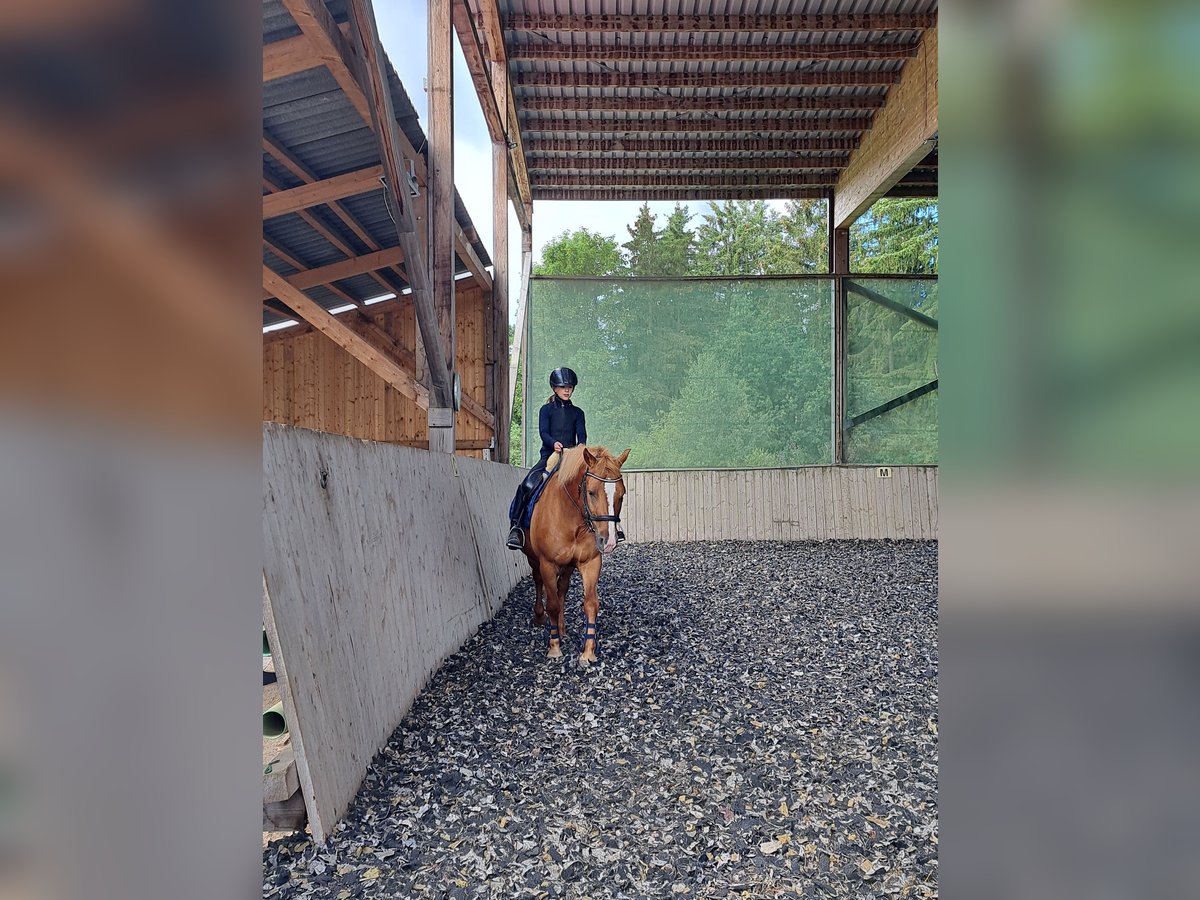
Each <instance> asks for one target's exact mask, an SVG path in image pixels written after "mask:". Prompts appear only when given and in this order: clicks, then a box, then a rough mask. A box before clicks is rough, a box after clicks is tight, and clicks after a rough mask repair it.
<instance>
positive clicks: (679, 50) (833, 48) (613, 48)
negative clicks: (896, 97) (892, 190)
mask: <svg viewBox="0 0 1200 900" xmlns="http://www.w3.org/2000/svg"><path fill="white" fill-rule="evenodd" d="M916 54H917V45H916V44H912V43H905V44H868V43H856V44H795V43H789V44H711V45H709V44H681V45H656V44H646V45H643V44H638V45H631V44H620V45H616V44H613V45H609V44H595V45H580V44H520V45H517V46H515V47H513V48H512V50H511V52H510V53H509V58H510V59H515V60H520V61H522V62H549V61H556V62H557V61H564V62H583V61H596V62H766V61H778V60H788V61H795V60H809V59H844V60H850V59H854V60H862V59H908V58H909V57H912V56H916Z"/></svg>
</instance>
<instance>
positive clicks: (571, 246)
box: [533, 228, 626, 278]
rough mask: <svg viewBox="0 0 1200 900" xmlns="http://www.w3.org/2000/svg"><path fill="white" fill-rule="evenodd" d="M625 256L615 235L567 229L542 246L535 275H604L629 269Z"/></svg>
mask: <svg viewBox="0 0 1200 900" xmlns="http://www.w3.org/2000/svg"><path fill="white" fill-rule="evenodd" d="M625 269H626V267H625V259H624V257H623V256H622V254H621V248H620V247H619V246H617V239H616V238H615V237H607V236H605V235H602V234H596V233H595V232H592V231H588V230H587V229H586V228H580V229H579V230H578V231H564V232H563V233H562V234H560V235H559V236H558V237H556V238H554V239H553V240H552V241H550V242H549V243H548V244H546V246H545V247H544V248H543V249H542V261H541V263H540V264H539V265H538V266H536V267H535V268H534V270H533V274H535V275H558V276H569V275H575V276H591V277H594V278H603V277H605V276H607V275H620V274H623V273H624V272H625Z"/></svg>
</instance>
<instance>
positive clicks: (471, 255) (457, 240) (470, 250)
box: [454, 222, 492, 293]
mask: <svg viewBox="0 0 1200 900" xmlns="http://www.w3.org/2000/svg"><path fill="white" fill-rule="evenodd" d="M454 249H455V250H456V251H457V252H458V256H459V258H460V259H461V260H462V261H463V264H464V265H465V266H466V267H467V269H468V271H470V273H471V275H472V276H474V278H475V283H476V284H478V285H479V286H480V287H481V288H483V290H484V292H485V293H486V292H488V291H491V289H492V276H491V275H489V274H488V273H487V269H486V268H485V267H484V265H483V260H481V259H480V258H479V254H478V253H476V252H475V248H474V247H473V246H472V245H471V242H470V241H468V240H467V236H466V234H464V233H463V230H462V226H460V225H459V224H458V223H457V222H455V223H454Z"/></svg>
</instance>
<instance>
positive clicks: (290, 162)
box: [262, 133, 408, 291]
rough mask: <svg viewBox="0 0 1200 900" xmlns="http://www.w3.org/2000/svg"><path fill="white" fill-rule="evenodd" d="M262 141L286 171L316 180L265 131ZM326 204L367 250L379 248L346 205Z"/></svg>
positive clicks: (400, 274)
mask: <svg viewBox="0 0 1200 900" xmlns="http://www.w3.org/2000/svg"><path fill="white" fill-rule="evenodd" d="M262 143H263V151H264V152H265V153H267V154H268V155H270V156H271V157H272V158H273V159H274V160H275V161H276V162H278V163H279V164H280V165H281V166H283V167H284V168H285V169H287V170H288V172H290V173H291V174H292V175H294V176H295V177H296V178H298V179H299V180H300V181H303V182H306V183H307V182H313V181H317V180H318V179H317V177H316V176H315V175H314V174H313V173H312V172H311V171H310V170H309V169H308V168H306V167H305V166H304V165H303V164H302V163H301V162H300V161H299V160H298V159H296V158H295V157H293V156H292V155H291V154H290V153H288V152H287V151H286V150H284V149H283V148H282V147H280V146H279V145H278V144H276V143H275V142H274V141H273V140H272V139H271V138H270V137H269V136H268V135H267V134H265V133H264V134H263V139H262ZM328 206H329V211H330V212H331V213H333V215H334V216H336V217H337V218H338V220H339V221H341V222H342V224H343V225H345V226H346V227H347V228H349V229H350V230H351V231H352V232H353V233H354V235H355V236H356V237H357V238H358V239H359V240H360V241H362V242H363V245H364V246H366V247H367V248H368V249H369V250H372V251H375V250H379V249H381V248H380V246H379V244H378V243H376V241H375V239H374V238H373V237H371V235H370V233H369V232H368V231H367V230H366V228H364V227H363V226H362V224H361V223H360V222H359V221H358V220H357V219H356V218H355V217H354V216H353V214H351V212H350V210H348V209H346V207H345V206H344V205H342V204H341V203H337V202H334V203H330V204H328ZM300 215H301V218H304V219H305V221H309V220H308V218H307V213H301V214H300ZM309 224H310V226H311V227H313V228H316V229H317V230H318V232H319V233H321V234H322V235H324V236H325V237H326V240H330V241H331V242H332V243H334V246H336V247H338V249H340V250H342V252H343V253H345V254H346V256H348V257H352V256H356V255H357V253H356V251H354V250H352V249H351V248H350V247H348V246H345V247H343V246H342V245H341V244H340V243H338V242H336V241H334V240H333V236H332V235H331V234H326V232H325V231H324V230H322V229H321V227H320V225H319V223H317V222H316V221H315V220H313V221H311V222H309ZM297 268H303V267H302V266H298V267H297ZM392 271H393V272H394V273H395V275H396V277H398V278H399V279H400V280H401V281H403V282H404V283H405V284H408V278H407V277H405V275H404V273H403V272H401V271H400V270H399V269H398V268H394V269H392ZM371 278H372V279H373V280H374V281H375V283H376V284H378V285H380V286H381V287H383V288H384V289H385V290H388V291H390V290H393V288H392V286H391V285H389V284H388V283H387V282H386V281H384V279H382V278H380V277H379V276H378V275H376V274H374V273H372V274H371Z"/></svg>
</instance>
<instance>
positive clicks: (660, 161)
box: [530, 153, 850, 178]
mask: <svg viewBox="0 0 1200 900" xmlns="http://www.w3.org/2000/svg"><path fill="white" fill-rule="evenodd" d="M849 158H850V154H849V153H841V154H838V155H837V156H783V157H777V158H775V159H765V158H747V157H744V156H722V157H696V158H693V159H686V160H684V159H679V158H671V157H661V156H659V157H648V158H640V159H639V158H636V157H634V158H620V159H613V158H612V157H594V158H591V159H579V158H577V157H559V158H542V159H537V160H534V161H533V164H532V165H531V166H530V171H531V172H551V171H559V170H566V171H580V170H588V174H589V175H591V176H592V177H593V178H595V177H603V172H604V171H614V172H616V171H633V172H653V171H658V170H661V169H665V170H669V171H673V172H675V171H679V170H681V169H685V168H686V169H687V170H688V171H696V172H700V171H712V172H718V171H719V172H737V171H747V172H748V171H758V170H767V169H786V170H789V171H798V172H839V171H841V169H842V168H843V167H844V164H845V163H846V161H848V160H849Z"/></svg>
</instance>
